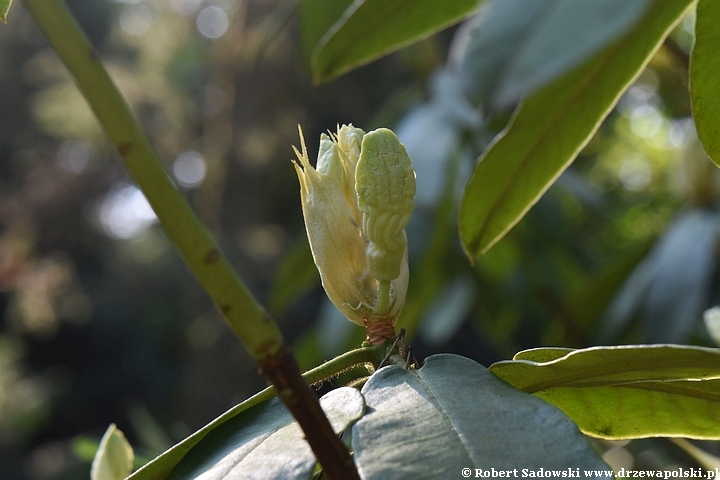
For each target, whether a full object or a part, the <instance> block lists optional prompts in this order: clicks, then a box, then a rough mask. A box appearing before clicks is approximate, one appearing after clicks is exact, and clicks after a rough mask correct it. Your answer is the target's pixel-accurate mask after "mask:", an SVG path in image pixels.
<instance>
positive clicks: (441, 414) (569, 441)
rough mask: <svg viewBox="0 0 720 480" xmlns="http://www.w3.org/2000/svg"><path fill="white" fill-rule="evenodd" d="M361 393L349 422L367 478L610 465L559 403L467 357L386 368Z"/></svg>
mask: <svg viewBox="0 0 720 480" xmlns="http://www.w3.org/2000/svg"><path fill="white" fill-rule="evenodd" d="M362 393H363V395H364V396H365V400H366V403H367V406H368V413H367V414H366V415H365V416H364V417H363V418H362V419H360V420H359V421H358V422H357V423H356V424H355V425H354V426H353V428H352V447H353V451H354V452H355V462H356V464H357V466H358V470H359V471H360V474H361V476H362V477H363V478H365V479H371V480H377V479H393V480H398V479H412V480H419V479H433V480H434V479H437V478H461V477H460V476H461V471H462V469H463V468H470V469H472V472H473V475H474V474H475V471H476V470H475V469H482V470H487V471H491V469H492V468H494V469H496V470H513V469H520V468H526V469H530V470H535V471H537V470H539V469H540V468H543V469H544V470H551V471H552V470H556V471H560V470H564V471H566V472H567V471H568V470H567V469H569V468H570V469H572V471H573V472H575V471H576V470H575V469H576V468H580V469H581V470H597V471H606V470H608V467H607V466H606V465H605V464H604V463H603V461H602V460H601V459H600V457H599V456H598V455H597V453H596V452H595V450H594V449H593V448H592V447H591V446H590V444H589V443H588V442H587V441H586V440H585V439H584V438H583V436H582V435H581V434H580V432H579V431H578V430H577V427H576V426H575V425H574V424H573V423H572V422H571V421H570V420H569V419H568V418H567V417H565V416H564V415H563V414H562V413H561V412H560V411H559V410H557V409H556V408H554V407H553V406H551V405H549V404H547V403H545V402H543V401H541V400H539V399H537V398H534V397H532V396H531V395H527V394H525V393H523V392H520V391H518V390H516V389H514V388H512V387H511V386H509V385H508V384H507V383H505V382H502V381H500V380H498V379H497V378H496V377H494V376H493V375H491V374H490V373H489V372H488V371H487V370H486V369H485V368H484V367H483V366H481V365H479V364H477V363H475V362H473V361H472V360H469V359H467V358H463V357H459V356H456V355H435V356H432V357H429V358H428V359H427V360H426V361H425V365H424V366H423V367H422V368H421V369H419V370H405V369H404V368H401V367H397V366H390V367H386V368H383V369H380V370H379V371H378V372H376V373H375V374H374V375H373V376H372V377H371V378H370V380H369V381H368V382H367V384H366V385H365V386H364V387H363V389H362ZM516 473H517V475H518V476H520V475H521V472H520V471H519V470H517V471H516Z"/></svg>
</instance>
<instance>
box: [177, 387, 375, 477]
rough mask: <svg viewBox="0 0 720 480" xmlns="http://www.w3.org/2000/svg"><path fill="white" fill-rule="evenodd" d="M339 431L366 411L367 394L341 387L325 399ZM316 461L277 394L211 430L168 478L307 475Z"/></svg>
mask: <svg viewBox="0 0 720 480" xmlns="http://www.w3.org/2000/svg"><path fill="white" fill-rule="evenodd" d="M320 405H321V406H322V407H323V410H324V411H325V413H326V414H327V415H328V418H329V419H330V423H331V424H332V426H333V429H334V430H335V431H336V432H343V431H345V430H346V429H347V428H348V427H349V426H350V425H352V424H353V423H354V422H355V421H356V420H357V419H358V418H360V417H361V416H362V415H363V413H364V412H365V402H364V400H363V397H362V395H361V394H360V392H358V391H357V390H356V389H354V388H350V387H342V388H338V389H336V390H333V391H331V392H330V393H328V394H327V395H325V396H324V397H323V398H321V399H320ZM316 463H317V460H316V459H315V455H313V453H312V450H310V445H308V443H307V442H306V441H305V438H304V435H303V432H302V430H301V429H300V426H299V425H298V423H297V422H296V421H295V420H294V419H293V417H292V415H290V412H288V410H287V409H286V408H285V406H284V405H283V404H282V403H281V402H280V400H279V399H277V398H275V399H273V400H270V401H269V402H265V403H263V404H261V405H258V406H257V407H256V408H253V409H250V410H246V411H245V412H243V413H242V414H240V415H237V416H235V417H233V418H232V419H231V420H228V421H227V422H225V423H224V424H223V425H222V426H220V427H218V428H216V429H215V430H213V431H212V432H210V433H209V434H208V435H207V436H206V437H205V438H203V439H202V440H201V441H200V442H199V443H198V444H197V445H195V446H194V447H193V449H192V450H190V451H189V452H188V453H187V455H185V457H184V458H183V459H182V461H180V463H178V465H177V466H176V467H175V468H174V469H173V470H172V472H171V473H170V474H169V475H168V477H167V478H168V479H191V478H198V477H199V476H200V475H202V478H203V479H205V480H214V479H217V480H220V479H227V478H240V477H242V478H247V479H252V478H258V479H260V478H262V479H282V480H285V479H304V480H306V479H308V478H310V475H311V474H312V472H313V469H314V468H315V464H316Z"/></svg>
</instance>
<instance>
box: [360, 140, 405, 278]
mask: <svg viewBox="0 0 720 480" xmlns="http://www.w3.org/2000/svg"><path fill="white" fill-rule="evenodd" d="M355 190H356V191H357V195H358V206H359V207H360V211H361V212H362V216H363V233H364V234H365V236H366V237H367V239H368V240H369V242H370V245H369V246H368V251H367V257H368V263H369V266H370V274H371V275H372V276H373V277H375V278H377V279H378V280H380V281H389V280H394V279H396V278H397V277H398V276H399V275H400V263H401V261H402V257H403V255H404V252H405V250H406V249H407V237H406V236H405V226H407V224H408V222H409V221H410V216H411V215H412V211H413V207H414V205H415V171H414V170H413V168H412V162H411V161H410V157H409V156H408V154H407V151H405V147H404V146H403V144H402V143H400V140H398V138H397V137H396V136H395V134H394V133H393V132H392V131H391V130H388V129H387V128H381V129H378V130H375V131H373V132H370V133H368V134H367V135H365V136H364V137H363V141H362V147H361V153H360V159H359V160H358V164H357V167H356V169H355Z"/></svg>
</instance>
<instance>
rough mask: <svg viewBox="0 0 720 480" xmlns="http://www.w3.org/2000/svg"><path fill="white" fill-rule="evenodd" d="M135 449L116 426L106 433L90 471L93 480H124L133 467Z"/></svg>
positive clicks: (110, 427)
mask: <svg viewBox="0 0 720 480" xmlns="http://www.w3.org/2000/svg"><path fill="white" fill-rule="evenodd" d="M133 458H134V455H133V449H132V447H131V446H130V443H128V441H127V440H126V439H125V435H123V432H121V431H120V430H118V429H117V427H116V426H115V424H114V423H113V424H110V426H109V427H108V429H107V430H106V431H105V435H103V437H102V440H100V446H99V447H98V451H97V453H95V458H94V459H93V462H92V468H91V469H90V479H91V480H123V479H124V478H125V477H127V476H128V475H130V472H132V466H133Z"/></svg>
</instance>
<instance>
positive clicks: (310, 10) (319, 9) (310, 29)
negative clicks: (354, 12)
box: [300, 0, 353, 61]
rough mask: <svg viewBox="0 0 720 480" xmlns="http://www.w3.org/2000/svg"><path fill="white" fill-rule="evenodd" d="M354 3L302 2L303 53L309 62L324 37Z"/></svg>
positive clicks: (344, 0)
mask: <svg viewBox="0 0 720 480" xmlns="http://www.w3.org/2000/svg"><path fill="white" fill-rule="evenodd" d="M352 3H353V0H333V1H332V2H328V1H327V0H302V3H301V5H300V26H301V36H302V44H303V53H304V54H305V58H306V59H307V60H308V61H309V60H310V58H311V56H312V52H313V50H314V49H315V46H316V45H317V44H318V42H319V41H320V39H321V38H322V37H323V35H325V33H326V32H327V31H328V30H329V29H330V27H332V26H333V24H334V23H335V22H337V21H338V19H339V18H340V17H341V16H342V14H343V12H344V11H345V10H346V9H347V8H348V7H349V6H350V5H351V4H352Z"/></svg>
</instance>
